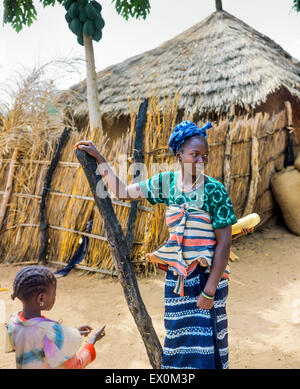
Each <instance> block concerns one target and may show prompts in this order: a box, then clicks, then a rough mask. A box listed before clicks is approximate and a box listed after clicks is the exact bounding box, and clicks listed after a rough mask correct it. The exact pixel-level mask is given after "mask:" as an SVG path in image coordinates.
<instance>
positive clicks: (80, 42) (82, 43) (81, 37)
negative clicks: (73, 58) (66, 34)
mask: <svg viewBox="0 0 300 389" xmlns="http://www.w3.org/2000/svg"><path fill="white" fill-rule="evenodd" d="M77 42H78V43H79V44H80V45H81V46H84V42H83V36H82V35H78V36H77Z"/></svg>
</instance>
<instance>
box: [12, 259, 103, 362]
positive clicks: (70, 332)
mask: <svg viewBox="0 0 300 389" xmlns="http://www.w3.org/2000/svg"><path fill="white" fill-rule="evenodd" d="M56 283H57V281H56V277H55V275H54V274H53V272H52V271H51V270H50V269H48V268H47V267H45V266H40V265H33V266H26V267H24V268H22V269H21V270H20V271H19V272H18V273H17V275H16V277H15V280H14V284H13V294H12V296H11V297H12V299H13V300H14V299H15V297H17V298H18V299H19V300H21V302H22V303H23V310H22V312H19V313H17V314H15V315H12V317H11V318H10V321H9V323H8V324H7V337H6V352H11V351H15V352H16V365H17V368H18V369H83V368H84V367H86V366H87V365H88V364H89V363H91V362H92V361H93V360H94V359H95V358H96V351H95V348H94V344H95V343H96V342H97V341H98V340H100V339H101V338H102V337H103V336H104V335H105V332H104V327H105V326H103V327H102V328H101V329H100V330H99V331H97V332H96V333H95V334H94V335H92V336H91V337H90V339H89V340H88V342H87V343H86V344H85V345H84V346H83V348H82V349H81V350H80V351H79V352H78V353H77V351H78V349H79V347H80V344H81V335H84V336H87V335H88V334H89V333H90V332H91V330H92V328H91V327H90V326H88V325H84V326H81V327H79V328H78V329H75V328H70V327H65V326H62V325H60V324H59V323H57V322H56V321H53V320H50V319H47V318H46V317H44V316H41V310H45V311H50V310H51V309H52V307H53V305H54V303H55V294H56Z"/></svg>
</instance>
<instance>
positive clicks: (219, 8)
mask: <svg viewBox="0 0 300 389" xmlns="http://www.w3.org/2000/svg"><path fill="white" fill-rule="evenodd" d="M216 10H217V11H223V7H222V0H216Z"/></svg>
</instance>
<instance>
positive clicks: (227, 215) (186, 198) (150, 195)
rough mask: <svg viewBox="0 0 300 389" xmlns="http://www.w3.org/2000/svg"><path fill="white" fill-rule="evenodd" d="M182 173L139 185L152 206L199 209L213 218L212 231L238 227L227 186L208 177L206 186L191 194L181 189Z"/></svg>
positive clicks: (160, 176)
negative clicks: (180, 178)
mask: <svg viewBox="0 0 300 389" xmlns="http://www.w3.org/2000/svg"><path fill="white" fill-rule="evenodd" d="M179 173H180V171H176V172H161V173H159V174H157V175H155V176H153V177H151V178H149V179H148V180H145V181H142V182H140V183H139V184H140V188H141V191H142V193H143V194H144V196H145V197H146V198H147V200H148V201H149V202H150V204H152V205H154V204H158V203H165V204H167V205H172V204H177V205H180V204H184V203H187V204H189V205H190V206H192V207H197V208H198V209H202V210H203V211H205V212H207V213H209V214H210V217H211V222H212V225H213V229H218V228H224V227H227V226H229V225H232V224H235V223H237V218H236V216H235V213H234V210H233V206H232V203H231V200H230V197H229V195H228V193H227V191H226V188H225V186H224V185H223V184H222V183H221V182H219V181H218V180H216V179H215V178H213V177H209V176H206V175H205V177H204V178H205V181H204V193H203V186H202V187H201V186H200V187H199V188H196V189H195V190H192V191H189V192H183V191H182V190H181V189H179V187H178V176H179Z"/></svg>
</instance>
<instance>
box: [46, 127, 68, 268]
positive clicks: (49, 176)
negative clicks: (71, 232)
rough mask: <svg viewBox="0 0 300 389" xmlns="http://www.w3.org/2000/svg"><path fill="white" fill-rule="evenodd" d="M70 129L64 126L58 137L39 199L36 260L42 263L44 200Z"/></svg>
mask: <svg viewBox="0 0 300 389" xmlns="http://www.w3.org/2000/svg"><path fill="white" fill-rule="evenodd" d="M70 131H71V129H70V128H65V129H64V131H63V132H62V134H61V136H60V137H59V139H58V142H57V146H56V150H55V152H54V154H53V158H52V161H51V163H50V166H49V168H48V170H47V173H46V177H45V181H44V187H43V192H42V198H41V200H40V210H39V224H40V226H39V235H40V247H39V257H38V262H39V263H43V264H45V263H46V262H47V253H48V240H49V230H48V221H47V216H46V213H47V208H46V202H47V198H48V192H49V188H50V185H51V181H52V177H53V174H54V172H55V169H56V167H57V165H58V162H59V160H60V155H61V151H62V149H63V147H64V145H65V144H66V142H67V140H68V138H69V134H70Z"/></svg>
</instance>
